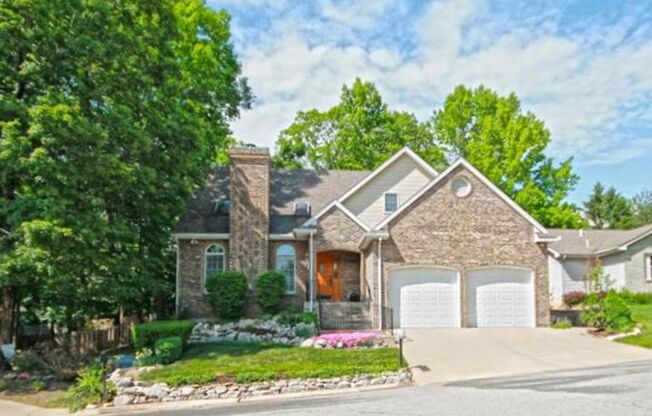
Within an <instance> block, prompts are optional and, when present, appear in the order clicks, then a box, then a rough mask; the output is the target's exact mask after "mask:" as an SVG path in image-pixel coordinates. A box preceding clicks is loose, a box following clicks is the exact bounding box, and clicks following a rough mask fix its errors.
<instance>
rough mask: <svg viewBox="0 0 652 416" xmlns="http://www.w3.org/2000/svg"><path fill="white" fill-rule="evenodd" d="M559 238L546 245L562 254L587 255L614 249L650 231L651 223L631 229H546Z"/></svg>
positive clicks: (651, 231)
mask: <svg viewBox="0 0 652 416" xmlns="http://www.w3.org/2000/svg"><path fill="white" fill-rule="evenodd" d="M548 231H549V232H550V234H552V235H555V236H559V237H561V239H560V240H559V241H557V242H554V243H550V244H549V245H548V247H549V248H550V249H552V250H554V251H555V252H557V253H559V254H562V255H577V256H589V255H593V254H601V253H605V252H608V251H611V250H616V249H618V247H621V246H623V245H625V244H628V243H630V242H632V241H635V240H637V239H639V238H642V237H644V236H646V235H648V234H651V233H652V224H648V225H644V226H643V227H639V228H634V229H631V230H581V234H580V230H565V229H548Z"/></svg>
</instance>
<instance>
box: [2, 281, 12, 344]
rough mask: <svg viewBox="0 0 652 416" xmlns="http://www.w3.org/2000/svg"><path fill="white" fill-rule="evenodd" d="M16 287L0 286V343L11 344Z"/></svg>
mask: <svg viewBox="0 0 652 416" xmlns="http://www.w3.org/2000/svg"><path fill="white" fill-rule="evenodd" d="M15 303H16V288H15V287H13V286H4V287H3V288H2V311H1V312H2V313H0V344H11V343H12V342H13V339H14V329H15V327H16V326H15V323H16V322H15V321H16V314H15V312H16V308H15Z"/></svg>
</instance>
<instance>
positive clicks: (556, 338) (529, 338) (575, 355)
mask: <svg viewBox="0 0 652 416" xmlns="http://www.w3.org/2000/svg"><path fill="white" fill-rule="evenodd" d="M406 335H407V339H406V340H405V341H404V343H403V348H404V356H405V358H406V360H407V361H408V363H409V364H410V367H411V368H412V371H413V374H414V376H415V380H416V382H417V383H418V384H428V383H447V382H452V381H460V380H471V379H478V378H488V377H502V376H513V375H521V374H530V373H538V372H543V371H554V370H565V369H574V368H587V367H599V366H605V365H610V364H619V363H626V362H632V361H644V360H652V350H648V349H645V348H641V347H635V346H629V345H623V344H619V343H616V342H611V341H606V340H603V339H599V338H596V337H594V336H592V335H588V334H585V333H584V332H583V331H582V330H580V329H569V330H559V329H551V328H536V329H476V328H468V329H408V330H406Z"/></svg>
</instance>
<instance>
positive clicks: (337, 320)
mask: <svg viewBox="0 0 652 416" xmlns="http://www.w3.org/2000/svg"><path fill="white" fill-rule="evenodd" d="M319 311H320V323H321V327H322V328H323V329H368V328H371V307H370V305H369V303H367V302H328V301H326V302H324V301H322V302H320V304H319Z"/></svg>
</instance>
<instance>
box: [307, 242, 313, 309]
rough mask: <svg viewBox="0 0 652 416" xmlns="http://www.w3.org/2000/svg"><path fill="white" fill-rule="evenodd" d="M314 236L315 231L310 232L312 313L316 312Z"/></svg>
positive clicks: (309, 266) (309, 274)
mask: <svg viewBox="0 0 652 416" xmlns="http://www.w3.org/2000/svg"><path fill="white" fill-rule="evenodd" d="M313 235H314V231H310V237H309V240H308V257H309V260H308V281H309V284H310V302H309V305H310V306H309V309H310V312H313V311H314V310H315V253H314V245H313Z"/></svg>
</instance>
